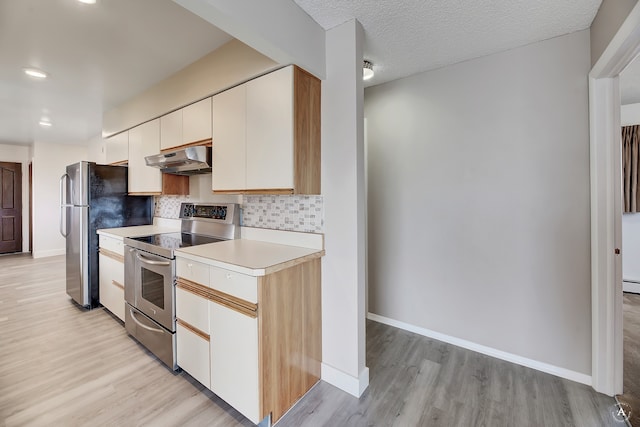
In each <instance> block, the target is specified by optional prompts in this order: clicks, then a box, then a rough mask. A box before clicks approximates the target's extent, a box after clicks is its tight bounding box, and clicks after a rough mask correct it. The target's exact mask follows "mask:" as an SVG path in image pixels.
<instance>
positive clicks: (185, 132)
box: [182, 98, 212, 144]
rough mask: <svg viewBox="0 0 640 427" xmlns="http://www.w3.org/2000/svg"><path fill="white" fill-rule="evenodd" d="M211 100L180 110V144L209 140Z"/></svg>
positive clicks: (207, 99)
mask: <svg viewBox="0 0 640 427" xmlns="http://www.w3.org/2000/svg"><path fill="white" fill-rule="evenodd" d="M211 122H212V116H211V98H206V99H203V100H202V101H198V102H195V103H193V104H191V105H187V106H186V107H184V108H183V109H182V144H190V143H193V142H197V141H204V140H208V139H211Z"/></svg>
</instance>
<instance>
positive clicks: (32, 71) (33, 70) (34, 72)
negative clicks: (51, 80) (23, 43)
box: [22, 68, 48, 79]
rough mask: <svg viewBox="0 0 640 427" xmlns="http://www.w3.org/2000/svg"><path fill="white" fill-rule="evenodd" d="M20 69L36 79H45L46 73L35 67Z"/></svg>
mask: <svg viewBox="0 0 640 427" xmlns="http://www.w3.org/2000/svg"><path fill="white" fill-rule="evenodd" d="M22 71H24V73H25V74H26V75H27V76H30V77H34V78H36V79H46V78H47V76H48V74H47V73H45V72H44V71H42V70H38V69H37V68H23V69H22Z"/></svg>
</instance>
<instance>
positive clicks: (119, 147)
mask: <svg viewBox="0 0 640 427" xmlns="http://www.w3.org/2000/svg"><path fill="white" fill-rule="evenodd" d="M105 150H106V153H105V161H106V163H107V164H108V165H112V164H122V163H127V161H128V160H129V132H128V131H125V132H121V133H119V134H117V135H114V136H112V137H110V138H107V139H105Z"/></svg>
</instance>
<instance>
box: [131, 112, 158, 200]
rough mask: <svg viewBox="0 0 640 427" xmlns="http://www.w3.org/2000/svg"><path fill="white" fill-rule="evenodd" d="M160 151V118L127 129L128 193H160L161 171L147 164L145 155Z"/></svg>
mask: <svg viewBox="0 0 640 427" xmlns="http://www.w3.org/2000/svg"><path fill="white" fill-rule="evenodd" d="M159 152H160V119H155V120H152V121H150V122H147V123H143V124H141V125H140V126H137V127H135V128H133V129H131V130H130V131H129V194H136V193H138V194H160V193H161V192H162V173H161V172H160V169H157V168H153V167H151V166H147V164H146V163H145V161H144V158H145V157H146V156H151V155H154V154H158V153H159Z"/></svg>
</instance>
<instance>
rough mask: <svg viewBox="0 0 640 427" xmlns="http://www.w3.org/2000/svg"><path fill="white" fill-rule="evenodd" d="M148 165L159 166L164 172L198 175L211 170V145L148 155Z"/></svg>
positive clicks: (146, 159) (146, 160)
mask: <svg viewBox="0 0 640 427" xmlns="http://www.w3.org/2000/svg"><path fill="white" fill-rule="evenodd" d="M144 160H145V162H146V163H147V166H153V167H155V168H159V169H160V170H161V171H162V172H163V173H171V174H174V175H197V174H202V173H210V172H211V147H204V146H196V147H187V148H182V149H179V150H175V151H169V152H166V153H160V154H156V155H154V156H147V157H145V158H144Z"/></svg>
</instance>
